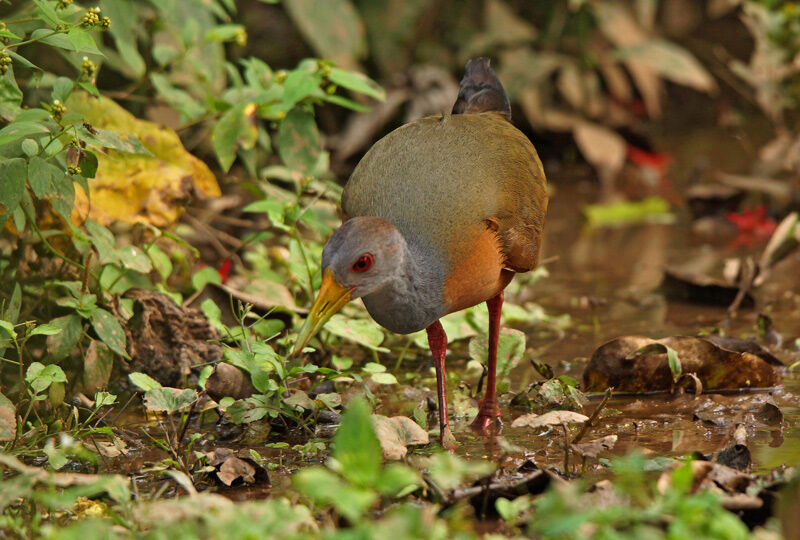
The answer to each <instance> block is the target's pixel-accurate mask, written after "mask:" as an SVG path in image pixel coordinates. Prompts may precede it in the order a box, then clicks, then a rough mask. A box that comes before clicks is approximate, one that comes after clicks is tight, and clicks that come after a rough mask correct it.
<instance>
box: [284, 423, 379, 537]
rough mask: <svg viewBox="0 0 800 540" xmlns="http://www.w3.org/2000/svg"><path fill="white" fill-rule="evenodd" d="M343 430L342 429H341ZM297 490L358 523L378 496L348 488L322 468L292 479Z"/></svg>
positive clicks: (313, 469)
mask: <svg viewBox="0 0 800 540" xmlns="http://www.w3.org/2000/svg"><path fill="white" fill-rule="evenodd" d="M340 429H341V428H340ZM292 483H293V484H294V486H295V488H296V489H297V490H298V491H299V492H300V493H302V494H303V495H305V496H306V497H308V498H310V499H311V500H313V501H314V502H315V503H317V504H331V505H333V506H334V508H336V511H337V512H339V514H341V515H342V516H344V517H345V518H347V519H348V520H350V521H351V522H357V521H358V519H359V518H361V516H363V515H364V513H365V512H366V511H367V510H368V509H369V508H370V507H371V506H372V505H373V504H374V503H375V501H376V500H377V498H378V495H377V494H376V493H375V492H374V491H372V490H368V489H359V488H354V487H352V486H348V485H347V484H346V483H345V482H343V481H342V479H341V478H339V477H338V476H336V475H335V474H334V473H332V472H330V471H329V470H327V469H324V468H322V467H307V468H305V469H303V470H301V471H300V472H298V473H297V474H295V475H294V476H293V477H292Z"/></svg>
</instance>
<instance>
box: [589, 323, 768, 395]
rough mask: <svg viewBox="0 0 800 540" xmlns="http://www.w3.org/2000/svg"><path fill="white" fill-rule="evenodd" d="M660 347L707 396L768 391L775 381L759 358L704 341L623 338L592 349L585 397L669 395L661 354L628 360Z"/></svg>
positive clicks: (667, 369) (669, 382)
mask: <svg viewBox="0 0 800 540" xmlns="http://www.w3.org/2000/svg"><path fill="white" fill-rule="evenodd" d="M654 343H660V344H662V345H665V346H667V347H669V348H671V349H674V350H675V351H676V352H677V353H678V356H679V358H680V361H681V369H682V371H683V373H693V374H695V375H696V376H697V377H698V378H699V379H700V382H701V383H702V384H703V387H704V388H705V389H707V390H715V389H721V388H731V389H732V388H763V387H768V386H774V385H775V384H777V383H778V381H779V379H780V377H779V375H778V373H777V371H776V370H775V368H774V367H773V366H772V365H770V364H769V363H768V362H766V361H764V360H763V359H761V358H760V357H758V356H756V355H754V354H751V353H747V352H742V353H740V352H735V351H730V350H727V349H725V348H722V347H720V346H718V345H716V344H715V343H713V342H712V341H710V340H708V339H705V338H697V337H689V336H674V337H668V338H664V339H660V340H653V339H650V338H647V337H643V336H624V337H620V338H617V339H614V340H612V341H610V342H608V343H606V344H605V345H602V346H601V347H600V348H598V349H597V350H596V351H595V352H594V354H593V355H592V358H591V360H590V361H589V363H588V364H587V366H586V369H585V370H584V372H583V383H584V386H585V387H586V391H595V392H596V391H601V390H604V389H606V388H608V387H613V388H615V389H616V390H617V391H619V392H648V391H655V390H664V391H666V390H670V389H671V388H672V386H673V373H672V371H671V370H670V367H669V362H668V359H667V354H666V353H658V354H647V355H638V356H633V353H634V352H635V351H638V350H640V349H643V348H644V347H646V346H648V345H651V344H654Z"/></svg>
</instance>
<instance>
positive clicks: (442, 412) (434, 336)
mask: <svg viewBox="0 0 800 540" xmlns="http://www.w3.org/2000/svg"><path fill="white" fill-rule="evenodd" d="M426 330H427V332H428V346H429V347H430V348H431V354H433V365H434V367H435V368H436V397H437V398H439V429H440V431H439V433H440V437H441V442H442V446H443V447H444V448H445V449H447V450H451V449H453V448H455V446H456V439H455V437H453V432H452V431H451V430H450V423H449V422H448V420H447V386H446V380H445V374H444V357H445V355H446V354H447V334H445V333H444V328H442V323H440V322H439V321H436V322H435V323H433V324H432V325H430V326H429V327H428V328H426Z"/></svg>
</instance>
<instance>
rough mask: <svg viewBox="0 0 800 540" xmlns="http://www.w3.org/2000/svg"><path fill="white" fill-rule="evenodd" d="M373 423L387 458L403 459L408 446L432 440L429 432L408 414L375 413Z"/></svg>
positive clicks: (384, 455)
mask: <svg viewBox="0 0 800 540" xmlns="http://www.w3.org/2000/svg"><path fill="white" fill-rule="evenodd" d="M372 425H373V427H374V428H375V434H376V435H377V436H378V440H379V441H380V443H381V449H383V457H385V458H386V459H392V460H394V459H402V458H404V457H405V455H406V454H407V453H408V448H407V446H409V445H412V444H428V442H430V439H429V437H428V432H427V431H425V430H424V429H422V428H421V427H419V425H418V424H417V423H416V422H414V421H413V420H412V419H411V418H408V417H406V416H393V417H391V418H389V417H386V416H381V415H379V414H373V415H372Z"/></svg>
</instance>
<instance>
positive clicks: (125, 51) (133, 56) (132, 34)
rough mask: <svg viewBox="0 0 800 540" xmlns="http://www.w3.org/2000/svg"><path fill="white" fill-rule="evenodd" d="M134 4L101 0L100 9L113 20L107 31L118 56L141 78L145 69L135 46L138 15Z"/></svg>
mask: <svg viewBox="0 0 800 540" xmlns="http://www.w3.org/2000/svg"><path fill="white" fill-rule="evenodd" d="M135 7H136V5H135V4H134V3H133V2H130V1H129V0H101V1H100V9H102V10H103V14H104V15H106V16H107V17H108V18H110V19H111V20H112V21H113V24H112V25H111V28H110V29H109V32H110V33H111V36H112V37H113V38H114V45H115V46H116V48H117V52H119V55H120V57H122V60H123V61H124V62H125V64H126V65H127V67H128V68H129V69H130V70H131V72H132V74H133V75H134V76H135V77H136V78H141V77H142V76H143V75H144V74H145V71H146V69H147V66H146V64H145V61H144V59H143V58H142V55H141V54H139V50H138V47H137V37H136V34H137V30H138V24H139V17H138V16H137V14H136V11H135Z"/></svg>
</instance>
